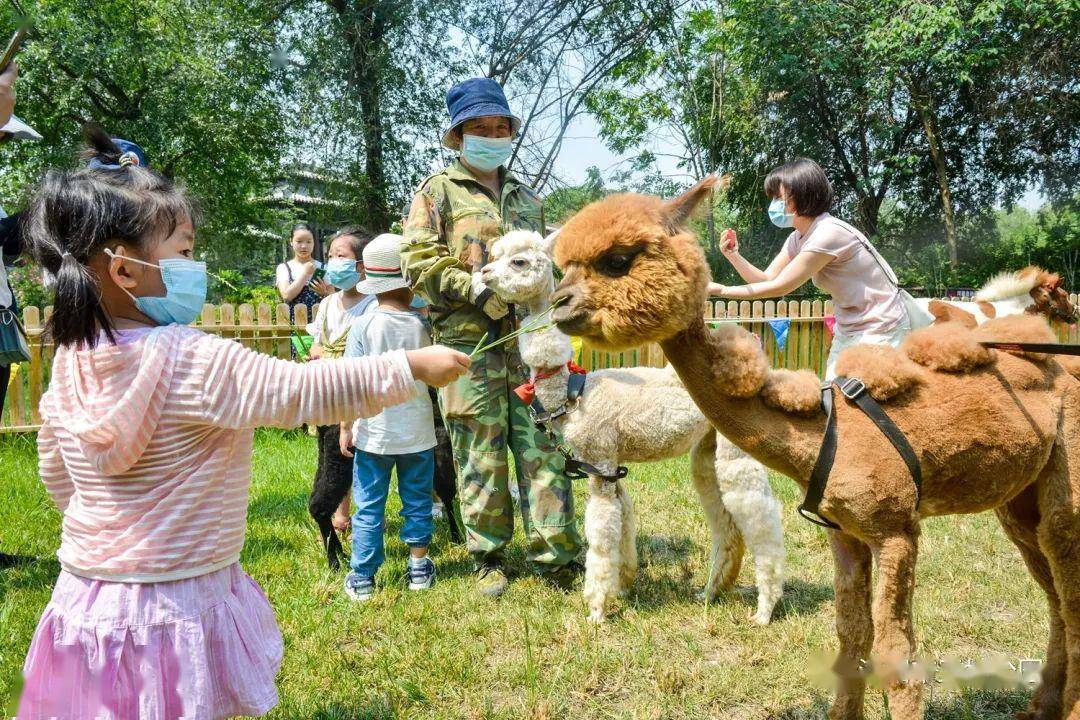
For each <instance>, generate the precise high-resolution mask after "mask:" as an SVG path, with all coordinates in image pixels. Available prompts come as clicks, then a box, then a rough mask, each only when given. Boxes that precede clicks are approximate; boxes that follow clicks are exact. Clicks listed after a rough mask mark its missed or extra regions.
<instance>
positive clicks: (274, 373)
mask: <svg viewBox="0 0 1080 720" xmlns="http://www.w3.org/2000/svg"><path fill="white" fill-rule="evenodd" d="M193 351H194V352H195V353H196V354H197V356H198V357H199V360H198V363H199V365H200V366H201V375H200V376H199V378H198V382H199V384H200V388H201V394H202V401H201V413H202V416H203V420H204V421H205V422H207V423H208V424H211V425H217V426H220V427H230V428H242V427H260V426H273V427H296V426H298V425H301V424H303V423H312V424H316V425H330V424H333V423H337V422H340V421H342V420H352V419H354V418H357V417H371V416H372V415H377V414H378V413H380V412H382V411H383V409H385V408H387V407H390V406H391V405H397V404H398V403H401V402H404V401H406V400H408V399H409V398H410V397H412V396H413V394H414V393H415V392H416V381H417V380H419V381H421V382H426V383H428V384H431V385H445V384H447V383H448V382H451V381H453V380H454V379H455V378H457V377H459V376H460V375H461V374H462V373H464V372H465V371H466V370H467V369H468V366H469V362H468V357H467V356H466V355H465V354H464V353H460V352H457V351H454V350H449V349H447V348H444V347H430V348H424V349H423V350H413V351H409V352H406V351H404V350H394V351H392V352H388V353H385V354H383V355H374V356H368V357H359V358H341V359H337V360H320V361H319V362H316V363H305V364H300V363H294V362H290V361H288V360H278V359H277V358H273V357H270V356H269V355H264V354H262V353H258V352H255V351H254V350H248V349H247V348H245V347H244V346H242V345H240V343H237V342H234V341H232V340H225V339H222V338H219V337H215V336H212V335H204V336H202V337H201V338H199V339H198V341H197V343H196V346H195V347H194V348H193Z"/></svg>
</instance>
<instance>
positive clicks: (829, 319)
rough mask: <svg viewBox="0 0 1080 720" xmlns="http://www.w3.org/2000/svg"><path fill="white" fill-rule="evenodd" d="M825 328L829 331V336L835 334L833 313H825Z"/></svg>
mask: <svg viewBox="0 0 1080 720" xmlns="http://www.w3.org/2000/svg"><path fill="white" fill-rule="evenodd" d="M825 329H826V330H828V331H829V335H830V336H831V335H835V334H836V316H835V315H826V316H825Z"/></svg>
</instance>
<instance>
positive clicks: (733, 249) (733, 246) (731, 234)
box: [720, 228, 739, 258]
mask: <svg viewBox="0 0 1080 720" xmlns="http://www.w3.org/2000/svg"><path fill="white" fill-rule="evenodd" d="M720 252H722V253H723V254H724V257H726V258H733V257H735V256H737V255H738V254H739V238H738V236H736V235H735V231H734V230H732V229H731V228H728V229H727V230H724V232H722V233H721V234H720Z"/></svg>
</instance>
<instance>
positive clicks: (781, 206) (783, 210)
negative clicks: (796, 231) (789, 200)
mask: <svg viewBox="0 0 1080 720" xmlns="http://www.w3.org/2000/svg"><path fill="white" fill-rule="evenodd" d="M769 220H771V221H772V224H773V225H775V226H776V227H782V228H789V227H793V226H794V225H795V213H789V212H788V211H787V204H786V203H785V202H784V200H783V198H776V199H775V200H773V201H772V202H771V203H769Z"/></svg>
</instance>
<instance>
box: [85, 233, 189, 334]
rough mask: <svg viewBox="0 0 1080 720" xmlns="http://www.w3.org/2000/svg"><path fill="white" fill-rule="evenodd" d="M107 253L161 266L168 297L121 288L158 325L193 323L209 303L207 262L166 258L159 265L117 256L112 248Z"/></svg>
mask: <svg viewBox="0 0 1080 720" xmlns="http://www.w3.org/2000/svg"><path fill="white" fill-rule="evenodd" d="M105 254H106V255H108V256H109V257H113V258H120V259H121V260H130V261H132V262H136V263H139V264H140V265H146V266H148V267H153V268H157V269H158V270H159V271H160V272H161V282H163V283H164V284H165V295H164V297H154V296H149V295H146V296H142V297H136V296H134V295H132V294H131V293H130V292H128V291H127V290H126V289H125V288H120V289H121V290H123V291H124V292H126V293H127V294H128V297H130V298H131V299H132V300H134V301H135V307H137V308H138V309H139V312H141V313H142V314H143V315H145V316H146V317H148V318H150V319H151V320H153V321H154V322H155V323H157V324H158V325H171V324H172V323H176V324H177V325H190V324H191V323H193V322H195V318H197V317H199V313H201V312H202V307H203V303H205V302H206V263H204V262H196V261H195V260H187V259H185V258H165V259H164V260H161V261H160V263H159V264H158V265H155V264H153V263H148V262H143V261H142V260H138V259H136V258H133V257H130V256H128V255H117V254H115V253H114V252H113V251H112V250H109V249H108V248H106V249H105Z"/></svg>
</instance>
